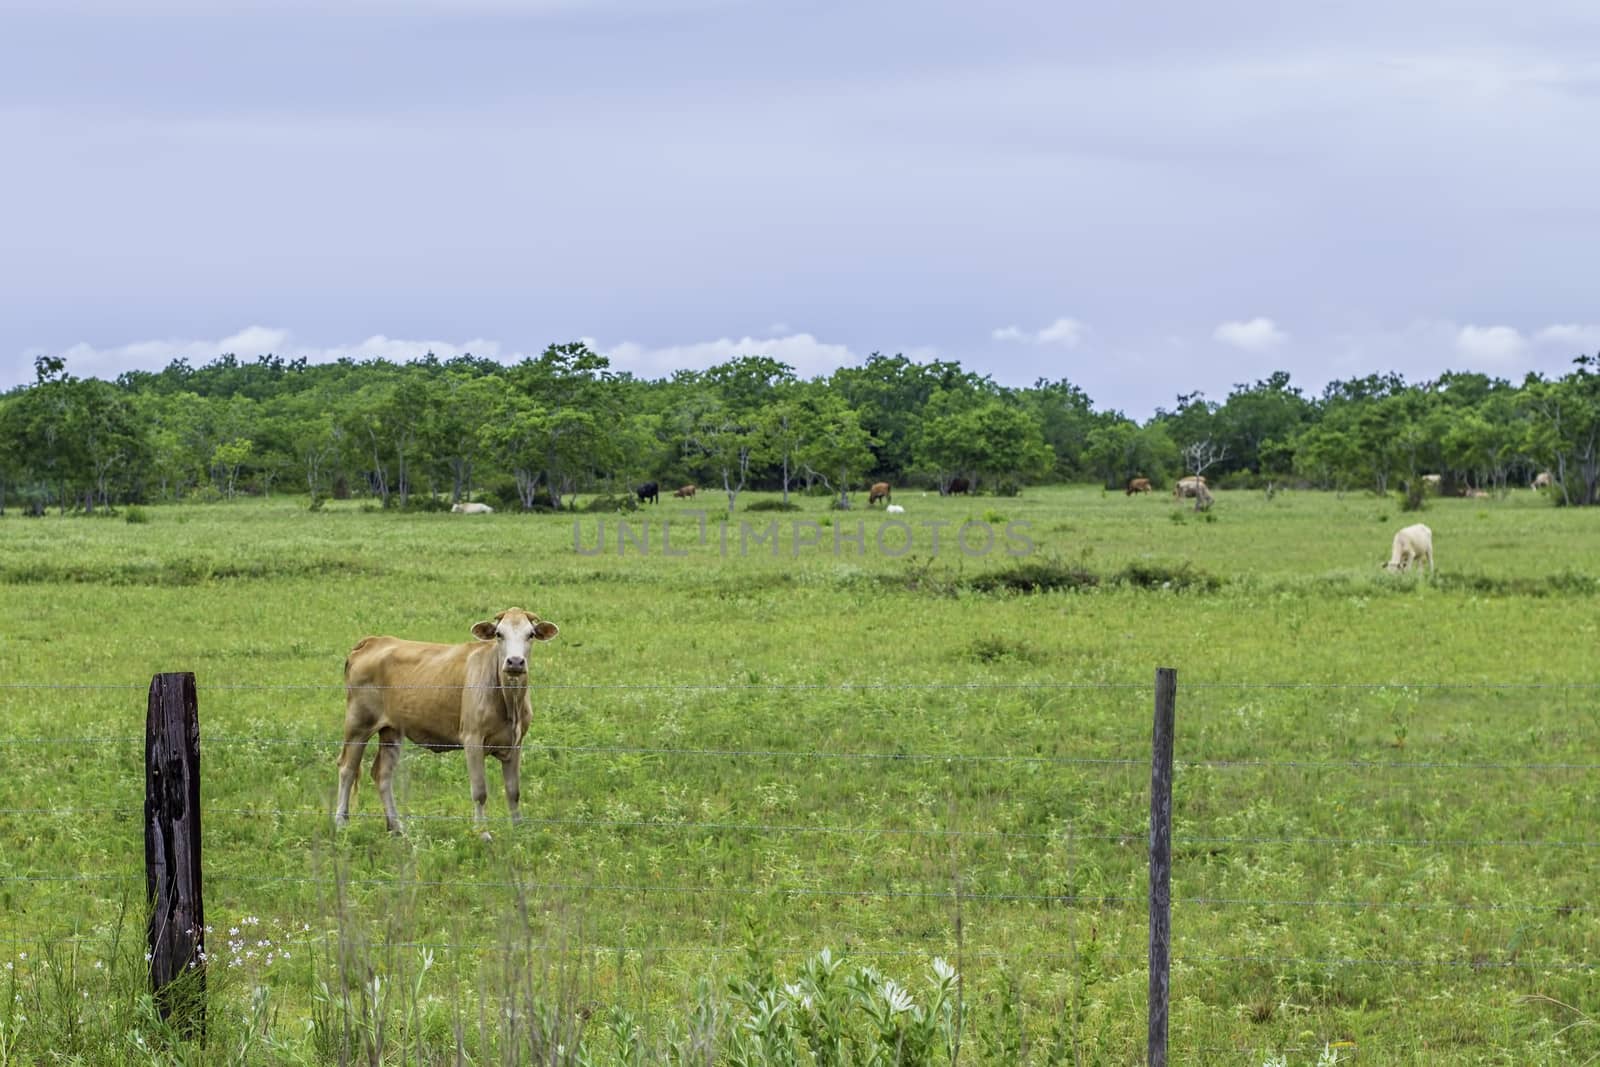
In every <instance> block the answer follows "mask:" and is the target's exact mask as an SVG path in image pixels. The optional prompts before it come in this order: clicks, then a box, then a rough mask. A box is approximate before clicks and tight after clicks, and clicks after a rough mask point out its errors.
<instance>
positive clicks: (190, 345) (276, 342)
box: [0, 326, 938, 388]
mask: <svg viewBox="0 0 1600 1067" xmlns="http://www.w3.org/2000/svg"><path fill="white" fill-rule="evenodd" d="M582 340H583V343H584V344H587V345H588V346H589V347H590V348H592V349H594V350H595V351H596V352H599V353H600V354H602V355H604V356H606V357H608V358H609V359H610V360H611V363H612V366H613V367H615V368H616V369H617V370H626V371H632V372H633V373H634V374H637V375H641V376H645V377H664V376H666V375H669V374H671V373H672V372H673V371H675V370H680V369H690V370H703V369H705V368H706V367H710V366H713V365H715V364H717V363H722V362H725V361H727V360H730V359H734V358H736V357H738V356H771V357H772V358H773V359H777V360H781V361H783V362H784V363H787V364H789V365H790V366H791V367H793V368H794V369H795V372H796V373H797V374H799V375H800V376H801V377H813V376H815V375H819V374H829V373H831V372H833V371H834V370H837V369H838V368H839V367H844V366H852V365H855V364H858V363H860V362H861V359H860V357H859V356H858V355H857V354H856V353H855V352H853V351H851V349H850V348H849V346H848V345H843V344H833V343H829V342H826V341H821V340H818V339H817V338H816V337H815V336H813V335H812V334H809V333H786V334H774V335H772V336H768V337H749V336H745V337H741V338H739V339H738V340H734V339H732V338H728V337H722V338H719V339H717V340H715V341H696V342H690V343H686V344H669V345H659V346H651V345H646V344H640V343H638V342H635V341H623V342H620V343H618V344H615V345H612V346H610V347H606V346H603V345H601V344H600V342H599V341H597V340H595V339H594V338H592V337H584V338H582ZM897 351H899V352H901V353H902V354H904V355H905V356H906V357H907V358H909V359H915V360H919V361H926V360H931V359H935V358H937V356H938V353H937V351H936V350H935V349H933V348H929V347H910V348H897ZM228 352H231V353H233V354H234V355H236V356H238V357H239V359H240V360H241V361H243V362H252V361H254V360H255V359H256V357H257V356H262V355H267V354H268V353H271V354H274V355H277V356H280V357H282V358H284V359H299V358H304V359H305V360H306V361H307V362H308V363H331V362H333V361H335V360H338V359H345V358H349V359H353V360H356V361H358V362H359V361H362V360H368V359H386V360H388V361H390V362H392V363H405V362H409V361H411V360H414V359H419V358H421V357H422V356H424V355H427V354H428V353H429V352H432V353H433V354H434V355H435V356H437V357H438V358H440V359H441V360H448V359H452V358H454V357H456V356H461V355H466V354H469V353H470V354H471V355H474V356H481V357H486V358H489V359H494V360H499V361H500V362H502V363H507V364H509V363H515V362H517V361H518V360H521V359H523V358H525V357H526V355H528V354H529V353H525V352H523V351H520V350H516V349H514V348H508V347H507V346H505V345H503V344H501V343H500V342H499V341H495V340H490V339H488V338H481V337H480V338H475V339H473V340H470V341H443V340H410V339H407V338H401V337H389V336H386V335H384V334H374V335H373V336H371V337H368V338H366V339H365V340H361V341H356V342H353V343H349V344H335V345H326V346H318V345H309V344H304V343H301V342H298V341H296V340H295V339H294V337H293V335H292V333H291V332H290V331H289V330H286V329H281V328H278V327H270V326H248V327H246V328H244V329H242V330H240V331H238V332H237V333H234V334H231V335H229V336H227V337H223V338H219V339H217V340H214V341H212V340H195V339H167V340H154V341H135V342H132V343H131V344H125V345H116V346H112V347H105V348H98V347H95V346H93V345H89V344H76V345H73V346H72V347H71V348H68V349H65V350H63V351H59V352H58V353H57V354H58V355H61V356H64V357H65V358H66V361H67V370H68V371H70V372H71V373H72V374H74V375H76V376H77V377H80V378H89V377H94V378H106V379H111V378H115V377H116V376H117V375H119V374H121V373H122V372H123V371H128V370H160V369H161V368H163V367H165V366H166V365H167V364H169V363H171V362H172V361H173V360H175V359H185V360H188V361H189V363H190V364H191V365H193V366H196V367H198V366H202V365H204V364H206V363H210V362H211V361H212V360H214V359H216V358H217V357H218V356H220V355H222V354H224V353H228ZM35 354H36V353H35V352H32V351H30V352H28V353H27V354H26V358H25V359H23V360H19V361H17V362H16V364H15V368H14V370H13V371H12V373H11V374H9V375H0V377H10V378H11V379H13V380H11V381H0V388H5V387H9V386H10V385H17V384H21V383H23V382H26V381H31V380H32V377H33V375H32V357H33V356H34V355H35Z"/></svg>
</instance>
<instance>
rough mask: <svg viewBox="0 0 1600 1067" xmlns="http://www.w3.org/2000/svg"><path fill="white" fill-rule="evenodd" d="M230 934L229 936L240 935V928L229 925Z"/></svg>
mask: <svg viewBox="0 0 1600 1067" xmlns="http://www.w3.org/2000/svg"><path fill="white" fill-rule="evenodd" d="M228 936H229V937H238V936H239V928H238V927H237V926H230V927H228Z"/></svg>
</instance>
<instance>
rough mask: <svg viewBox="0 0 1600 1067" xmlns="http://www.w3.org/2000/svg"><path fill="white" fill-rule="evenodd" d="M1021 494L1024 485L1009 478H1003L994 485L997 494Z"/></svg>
mask: <svg viewBox="0 0 1600 1067" xmlns="http://www.w3.org/2000/svg"><path fill="white" fill-rule="evenodd" d="M1021 494H1022V486H1020V485H1018V484H1017V483H1016V482H1014V481H1012V480H1011V479H1009V478H1004V479H1001V481H1000V482H999V483H998V484H996V485H995V487H994V495H995V496H1020V495H1021Z"/></svg>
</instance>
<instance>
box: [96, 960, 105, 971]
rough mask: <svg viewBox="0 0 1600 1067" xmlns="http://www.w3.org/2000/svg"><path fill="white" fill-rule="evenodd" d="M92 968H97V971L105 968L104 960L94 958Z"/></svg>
mask: <svg viewBox="0 0 1600 1067" xmlns="http://www.w3.org/2000/svg"><path fill="white" fill-rule="evenodd" d="M94 969H95V970H97V971H103V970H105V969H106V963H105V960H95V961H94Z"/></svg>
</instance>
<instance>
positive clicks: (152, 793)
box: [144, 674, 206, 1037]
mask: <svg viewBox="0 0 1600 1067" xmlns="http://www.w3.org/2000/svg"><path fill="white" fill-rule="evenodd" d="M144 773H145V791H144V870H145V889H146V893H147V895H148V896H149V902H150V929H149V944H150V988H151V989H152V990H153V991H154V992H155V994H156V1005H157V1007H158V1008H159V1009H160V1011H161V1017H162V1018H163V1019H172V1018H173V1016H174V1015H176V1016H177V1018H176V1019H175V1020H174V1023H175V1025H176V1026H177V1027H178V1029H179V1032H181V1033H184V1034H186V1035H189V1036H201V1037H203V1036H204V1035H205V1025H206V1009H205V989H206V985H205V983H206V977H205V947H206V938H205V930H206V917H205V909H204V907H203V906H202V904H201V899H200V715H199V707H198V705H197V703H196V701H195V694H194V675H192V674H158V675H156V676H155V677H154V678H152V679H150V704H149V712H148V714H147V716H146V718H145V733H144ZM174 983H178V984H176V985H174Z"/></svg>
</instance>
